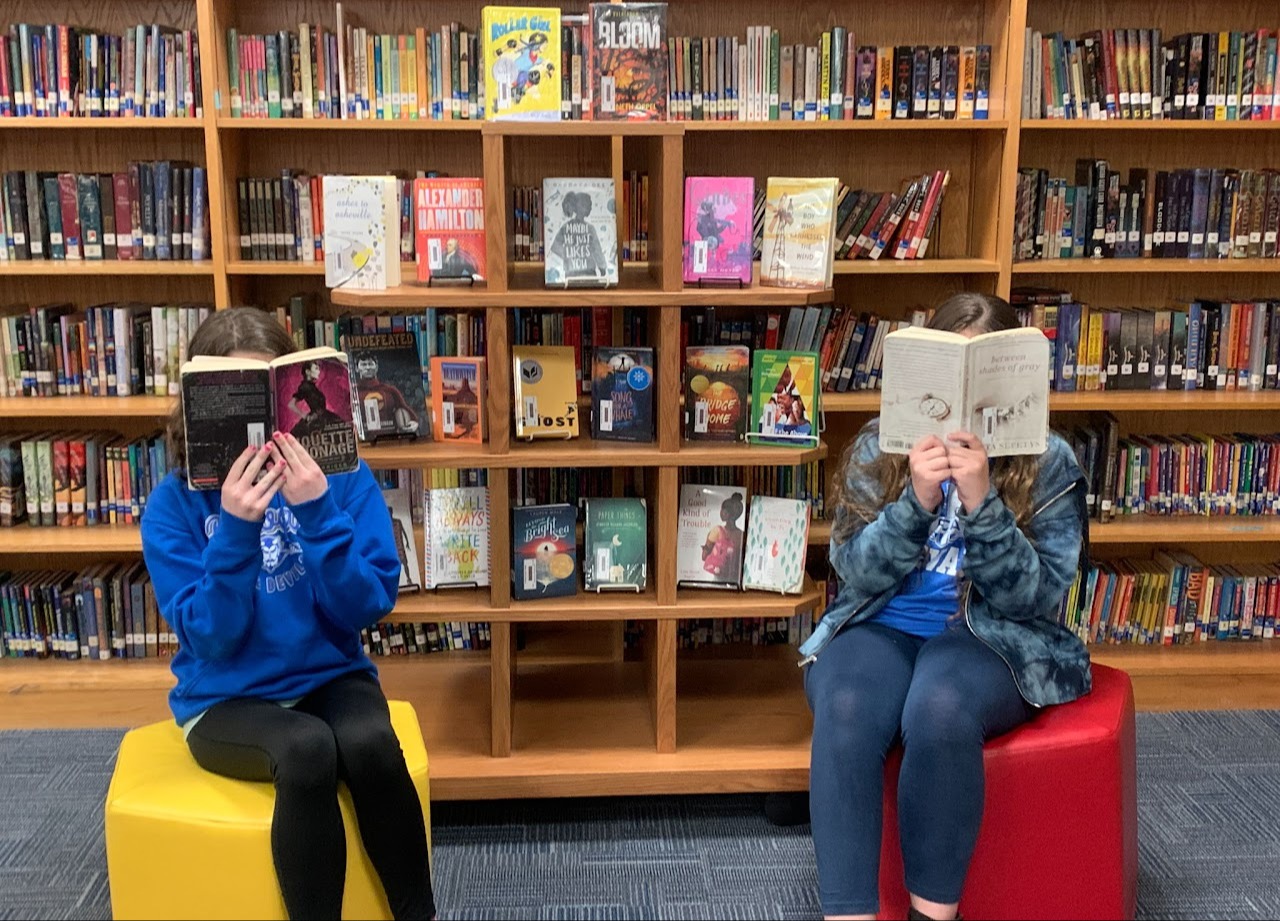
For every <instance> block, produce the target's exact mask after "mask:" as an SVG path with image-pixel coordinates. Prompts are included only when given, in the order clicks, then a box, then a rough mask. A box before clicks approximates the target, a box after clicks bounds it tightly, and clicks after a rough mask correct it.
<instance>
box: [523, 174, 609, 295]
mask: <svg viewBox="0 0 1280 921" xmlns="http://www.w3.org/2000/svg"><path fill="white" fill-rule="evenodd" d="M542 206H543V216H544V217H543V225H542V232H543V245H544V247H545V258H546V261H545V263H544V269H543V274H544V277H545V278H546V282H547V284H548V285H564V286H572V285H588V286H590V285H600V286H604V285H616V284H617V283H618V221H617V204H616V202H615V200H614V189H613V180H612V179H591V178H586V179H580V178H569V179H544V180H542Z"/></svg>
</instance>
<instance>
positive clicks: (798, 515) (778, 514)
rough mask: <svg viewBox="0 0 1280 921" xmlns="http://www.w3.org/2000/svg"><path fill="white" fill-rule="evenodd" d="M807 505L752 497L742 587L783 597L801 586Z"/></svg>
mask: <svg viewBox="0 0 1280 921" xmlns="http://www.w3.org/2000/svg"><path fill="white" fill-rule="evenodd" d="M809 514H810V513H809V503H808V502H806V501H805V500H804V499H778V498H775V497H773V496H752V497H751V514H750V516H749V518H748V523H747V546H746V550H745V551H744V561H743V569H742V587H743V588H744V589H749V588H755V589H762V590H764V591H767V592H781V593H782V594H784V595H793V594H798V593H799V591H800V589H801V588H802V587H803V586H804V561H805V555H806V554H807V552H808V550H809Z"/></svg>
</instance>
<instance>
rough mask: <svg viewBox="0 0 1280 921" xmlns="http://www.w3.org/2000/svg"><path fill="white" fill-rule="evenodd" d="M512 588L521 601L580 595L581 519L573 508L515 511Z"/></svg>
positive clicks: (541, 507)
mask: <svg viewBox="0 0 1280 921" xmlns="http://www.w3.org/2000/svg"><path fill="white" fill-rule="evenodd" d="M512 517H513V519H514V520H513V523H512V528H511V551H512V561H511V588H512V592H511V594H512V597H514V598H515V599H517V600H519V601H524V600H527V599H530V598H552V597H557V596H560V595H576V594H577V593H578V578H577V576H578V543H577V522H578V517H577V515H576V513H575V512H574V508H573V506H572V505H568V504H564V503H561V504H556V505H526V506H521V507H517V508H515V509H513V510H512Z"/></svg>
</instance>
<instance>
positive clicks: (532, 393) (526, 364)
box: [511, 345, 578, 439]
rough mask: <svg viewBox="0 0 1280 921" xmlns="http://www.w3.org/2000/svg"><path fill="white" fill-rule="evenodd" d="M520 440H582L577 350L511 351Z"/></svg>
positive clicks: (531, 347)
mask: <svg viewBox="0 0 1280 921" xmlns="http://www.w3.org/2000/svg"><path fill="white" fill-rule="evenodd" d="M511 357H512V364H513V365H514V368H513V369H512V373H513V376H514V378H515V414H516V437H517V438H530V439H532V438H576V437H578V388H577V381H576V379H575V376H574V370H573V349H572V348H570V347H569V346H563V345H541V346H539V345H519V346H514V347H513V348H512V349H511Z"/></svg>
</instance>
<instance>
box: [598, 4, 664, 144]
mask: <svg viewBox="0 0 1280 921" xmlns="http://www.w3.org/2000/svg"><path fill="white" fill-rule="evenodd" d="M591 36H592V41H591V46H590V49H589V67H588V69H589V71H590V79H591V85H592V97H591V99H592V105H591V114H592V117H593V118H594V119H595V120H596V121H666V118H667V51H666V42H667V5H666V4H665V3H593V4H591Z"/></svg>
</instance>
